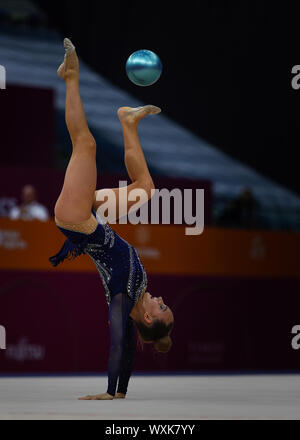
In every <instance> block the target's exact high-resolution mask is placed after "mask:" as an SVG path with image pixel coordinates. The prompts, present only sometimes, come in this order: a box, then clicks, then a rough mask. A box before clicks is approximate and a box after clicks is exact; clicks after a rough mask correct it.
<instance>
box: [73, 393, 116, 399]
mask: <svg viewBox="0 0 300 440" xmlns="http://www.w3.org/2000/svg"><path fill="white" fill-rule="evenodd" d="M113 399H114V398H113V396H111V395H110V394H108V393H104V394H97V395H96V396H86V397H81V398H80V399H78V400H113Z"/></svg>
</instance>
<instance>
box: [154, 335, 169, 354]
mask: <svg viewBox="0 0 300 440" xmlns="http://www.w3.org/2000/svg"><path fill="white" fill-rule="evenodd" d="M171 347H172V339H171V338H170V336H166V337H165V338H162V339H159V340H158V341H156V342H155V343H154V348H155V350H157V351H158V352H159V353H168V352H169V351H170V350H171Z"/></svg>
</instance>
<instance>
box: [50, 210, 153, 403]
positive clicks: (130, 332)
mask: <svg viewBox="0 0 300 440" xmlns="http://www.w3.org/2000/svg"><path fill="white" fill-rule="evenodd" d="M93 214H94V216H95V217H96V215H95V213H93ZM97 220H98V227H97V229H96V231H95V232H94V233H93V234H90V235H87V234H82V233H80V232H75V231H70V230H68V229H63V228H60V227H59V229H60V230H61V232H62V233H63V234H64V235H65V236H66V237H67V241H66V242H65V244H64V246H63V247H62V249H61V251H60V252H59V253H58V254H57V255H55V256H54V257H51V258H50V262H51V264H52V265H53V266H54V267H56V266H57V265H58V264H60V263H62V262H63V261H64V260H65V259H67V258H76V257H77V256H79V255H82V254H88V255H89V256H90V258H91V259H92V260H93V262H94V263H95V265H96V267H97V270H98V272H99V275H100V277H101V280H102V283H103V286H104V289H105V294H106V300H107V303H108V306H109V321H110V354H109V361H108V390H107V392H108V393H109V394H110V395H112V396H114V395H115V393H116V390H117V392H118V393H123V394H126V393H127V389H128V383H129V379H130V377H131V373H132V369H133V362H134V357H135V346H136V340H135V329H134V323H133V320H132V318H131V317H130V313H131V311H132V309H133V308H134V306H135V305H136V303H137V302H138V300H139V299H140V297H141V295H142V294H143V292H144V291H145V290H146V288H147V274H146V271H145V269H144V267H143V265H142V263H141V261H140V258H139V256H138V254H137V251H136V249H135V248H134V247H133V246H131V245H130V244H129V243H127V242H126V241H125V240H123V239H122V238H121V237H119V236H118V234H116V233H115V232H114V231H113V229H112V228H111V227H110V226H109V225H107V224H102V222H101V220H100V219H99V217H97Z"/></svg>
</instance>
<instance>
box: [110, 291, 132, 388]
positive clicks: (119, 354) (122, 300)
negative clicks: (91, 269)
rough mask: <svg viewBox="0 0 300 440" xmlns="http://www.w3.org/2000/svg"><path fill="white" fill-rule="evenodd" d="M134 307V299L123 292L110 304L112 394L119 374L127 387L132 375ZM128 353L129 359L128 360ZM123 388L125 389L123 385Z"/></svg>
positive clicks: (115, 296) (114, 297)
mask: <svg viewBox="0 0 300 440" xmlns="http://www.w3.org/2000/svg"><path fill="white" fill-rule="evenodd" d="M132 307H133V302H132V300H131V299H130V298H129V297H128V296H127V295H126V294H123V293H120V294H118V295H114V296H113V297H112V300H111V303H110V306H109V321H110V353H109V361H108V390H107V392H108V393H109V394H110V395H111V396H114V395H115V393H116V388H117V383H118V379H119V376H120V375H121V377H122V382H123V383H124V384H125V385H126V388H127V385H128V382H129V378H130V376H131V368H130V367H131V366H132V363H133V361H132V347H133V344H134V339H135V334H134V328H133V321H132V320H131V318H130V316H129V315H130V312H131V310H132ZM127 355H128V356H129V358H128V360H126V356H127ZM133 356H134V354H133ZM123 367H124V370H123ZM126 382H127V383H126ZM122 389H124V387H123V386H122Z"/></svg>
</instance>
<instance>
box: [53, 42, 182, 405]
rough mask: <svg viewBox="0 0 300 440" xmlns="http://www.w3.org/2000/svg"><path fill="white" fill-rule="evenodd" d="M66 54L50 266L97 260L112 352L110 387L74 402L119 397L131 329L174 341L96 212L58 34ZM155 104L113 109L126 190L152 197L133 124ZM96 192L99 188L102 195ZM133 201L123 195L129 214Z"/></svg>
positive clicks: (83, 127)
mask: <svg viewBox="0 0 300 440" xmlns="http://www.w3.org/2000/svg"><path fill="white" fill-rule="evenodd" d="M64 47H65V52H66V53H65V58H64V62H63V63H62V65H61V66H60V67H59V69H58V76H59V77H60V78H62V79H64V81H65V83H66V124H67V127H68V130H69V133H70V137H71V140H72V145H73V153H72V156H71V159H70V162H69V165H68V168H67V171H66V176H65V181H64V185H63V188H62V191H61V194H60V196H59V198H58V200H57V203H56V206H55V221H56V224H57V227H58V228H59V229H60V231H61V232H62V233H63V234H64V235H65V236H66V237H67V241H66V242H65V244H64V246H63V248H62V249H61V251H60V252H59V253H58V254H57V255H55V256H54V257H52V258H50V262H51V264H52V265H53V266H54V267H56V266H57V265H58V264H60V263H62V262H63V261H64V260H65V259H66V258H72V257H73V258H75V257H77V256H79V255H81V254H88V255H89V256H90V258H91V259H92V260H93V262H94V263H95V265H96V267H97V270H98V272H99V274H100V277H101V280H102V283H103V286H104V288H105V293H106V299H107V303H108V305H109V321H110V354H109V361H108V389H107V392H106V393H104V394H99V395H96V396H86V397H83V398H81V399H80V400H113V399H125V397H126V394H127V389H128V383H129V380H130V377H131V373H132V368H133V361H134V356H135V346H136V340H135V328H134V324H135V326H136V329H137V333H138V335H139V338H140V339H141V341H142V342H145V343H154V344H155V345H154V346H155V348H156V350H158V351H159V352H162V353H166V352H168V351H169V350H170V348H171V345H172V342H171V338H170V333H171V330H172V327H173V323H174V317H173V313H172V311H171V310H170V308H169V307H168V306H167V305H165V304H164V301H163V299H162V298H154V297H152V296H151V295H150V293H149V292H147V275H146V272H145V269H144V267H143V265H142V264H141V261H140V259H139V256H138V254H137V251H136V250H135V248H134V247H133V246H131V245H130V244H129V243H127V242H126V241H124V240H123V239H122V238H121V237H119V236H118V235H117V234H116V233H115V232H114V231H113V230H112V229H111V227H110V226H109V225H108V224H105V222H104V221H103V219H101V218H100V217H99V216H98V215H97V211H98V210H99V208H100V207H101V205H102V204H103V202H101V201H98V200H100V199H101V197H99V194H100V192H99V191H96V182H97V168H96V143H95V140H94V138H93V136H92V134H91V132H90V130H89V128H88V125H87V120H86V117H85V113H84V109H83V105H82V101H81V98H80V92H79V60H78V57H77V54H76V50H75V47H74V46H73V44H72V42H71V41H70V40H69V39H65V40H64ZM160 111H161V110H160V109H159V108H157V107H154V106H145V107H139V108H137V109H132V108H130V107H122V108H120V109H119V111H118V117H119V119H120V122H121V125H122V129H123V134H124V141H125V164H126V168H127V171H128V174H129V177H130V179H131V181H132V184H131V185H130V186H128V188H127V191H128V195H129V194H130V191H131V190H135V189H143V190H145V193H146V194H147V195H148V198H147V201H148V200H149V199H150V198H151V196H152V194H153V193H152V189H154V184H153V181H152V178H151V176H150V173H149V170H148V166H147V163H146V160H145V156H144V153H143V150H142V147H141V145H140V142H139V137H138V124H139V122H140V121H141V120H142V119H143V118H144V117H145V116H147V115H152V114H157V113H160ZM122 190H123V189H122V188H121V189H120V188H118V189H113V192H114V194H115V195H116V202H117V207H116V208H117V209H116V212H117V218H119V213H121V212H123V211H122V210H121V206H119V203H120V202H119V192H120V191H122ZM100 195H101V194H100ZM133 205H134V203H133V202H132V201H129V200H127V206H128V211H127V213H128V212H129V210H130V208H131V207H132V206H133Z"/></svg>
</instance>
